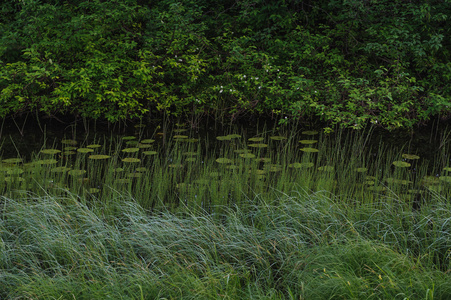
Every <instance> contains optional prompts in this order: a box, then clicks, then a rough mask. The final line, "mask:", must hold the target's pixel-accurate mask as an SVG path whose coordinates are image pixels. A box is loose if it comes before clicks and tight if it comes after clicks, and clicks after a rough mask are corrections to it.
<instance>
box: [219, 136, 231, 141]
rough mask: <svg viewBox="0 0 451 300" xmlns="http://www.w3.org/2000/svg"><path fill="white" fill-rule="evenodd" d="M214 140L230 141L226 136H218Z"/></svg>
mask: <svg viewBox="0 0 451 300" xmlns="http://www.w3.org/2000/svg"><path fill="white" fill-rule="evenodd" d="M216 139H217V140H218V141H230V140H231V139H232V138H231V137H229V136H228V135H220V136H217V137H216Z"/></svg>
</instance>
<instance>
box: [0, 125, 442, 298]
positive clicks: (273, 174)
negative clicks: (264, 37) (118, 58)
mask: <svg viewBox="0 0 451 300" xmlns="http://www.w3.org/2000/svg"><path fill="white" fill-rule="evenodd" d="M273 131H274V130H266V129H263V130H262V131H261V132H259V133H258V134H257V135H258V136H260V137H263V138H264V143H267V144H268V147H264V148H252V147H248V145H249V143H250V142H248V138H249V136H246V135H245V134H243V136H242V138H234V139H232V140H225V141H223V142H222V144H219V143H214V144H212V143H210V142H209V141H208V140H202V139H199V140H198V141H195V140H189V139H188V140H183V139H175V140H174V139H172V138H171V135H170V129H166V130H165V132H166V134H165V135H163V136H162V138H161V140H159V141H157V142H155V144H153V146H151V147H147V148H142V149H140V150H138V151H136V152H126V153H125V152H122V151H121V150H122V149H124V148H125V147H131V146H130V143H129V144H127V142H126V141H127V140H125V141H124V140H123V139H120V138H116V139H113V138H110V139H108V140H106V139H103V140H101V139H100V140H97V141H94V142H93V143H98V144H101V145H102V146H101V147H99V148H95V149H94V151H93V152H92V154H108V155H110V156H111V157H110V158H108V159H99V160H93V159H90V158H89V155H90V153H86V154H85V153H78V152H77V153H76V154H74V155H71V156H62V157H59V156H58V155H56V156H55V158H56V159H57V162H56V163H51V164H48V163H43V162H42V160H43V159H44V157H43V155H42V154H39V153H36V154H34V155H33V156H32V160H31V162H25V163H17V164H5V163H2V170H1V172H0V177H1V178H0V189H1V190H2V191H3V195H4V196H3V197H2V198H1V201H0V204H1V205H0V213H1V217H0V269H1V270H2V273H1V274H0V298H2V299H3V298H5V299H11V298H15V299H21V298H33V299H52V298H54V299H65V298H67V299H74V298H75V299H105V298H108V297H109V298H114V299H137V298H139V299H158V298H166V299H180V298H189V299H219V298H221V299H253V298H255V299H398V298H399V299H433V298H435V299H449V298H451V288H450V287H451V282H450V280H449V279H448V277H447V274H448V273H449V271H450V269H451V265H450V255H451V252H450V249H451V209H450V208H451V207H450V204H449V201H448V199H449V183H447V182H446V181H443V180H442V181H440V180H439V179H438V178H437V177H436V176H434V175H435V174H437V173H438V174H440V175H443V174H445V173H446V172H445V171H442V170H443V168H444V167H446V166H447V165H446V163H447V162H446V160H443V158H442V156H443V155H446V153H447V152H446V151H447V150H448V149H447V147H448V143H443V145H444V146H443V147H442V149H441V151H440V152H439V154H438V156H437V158H436V160H434V161H433V162H431V161H426V160H419V161H414V162H412V163H413V165H412V167H411V168H398V167H395V166H394V165H393V164H392V163H393V161H396V160H401V159H402V158H401V154H402V153H403V149H401V150H400V149H395V148H393V147H389V146H386V145H383V144H379V145H376V146H374V145H373V147H372V148H371V149H369V150H368V147H367V144H368V139H369V137H368V135H371V131H370V132H367V133H366V134H350V135H344V134H343V133H341V132H338V133H337V134H336V135H334V136H332V135H322V134H319V135H318V136H315V137H314V138H315V139H318V143H317V144H315V148H317V149H318V150H319V151H318V152H317V153H309V152H305V153H304V152H302V151H300V150H299V148H300V147H302V146H301V145H300V143H299V140H300V139H301V138H305V137H299V136H298V135H296V134H291V132H286V131H285V132H284V131H283V130H282V131H279V132H277V135H280V136H285V137H287V139H284V140H271V139H269V136H270V135H274V133H273ZM231 133H236V132H233V131H230V132H229V133H227V134H231ZM183 134H187V135H188V136H189V138H196V139H197V138H198V137H197V136H195V133H194V132H191V131H189V130H188V131H186V132H183ZM137 136H138V138H137V139H136V140H137V141H139V140H140V139H142V138H148V137H143V136H142V134H140V133H138V134H137ZM253 136H254V135H253ZM152 138H155V139H157V137H153V136H152ZM308 138H309V139H311V138H312V137H308ZM163 140H164V142H163ZM87 142H88V141H85V143H87ZM83 146H84V145H83V144H82V145H80V147H83ZM52 147H54V148H58V144H57V143H53V144H52ZM143 149H145V150H149V149H151V150H154V151H156V152H157V154H155V155H146V154H144V153H143V151H145V150H143ZM408 150H409V152H410V150H411V149H408ZM243 151H245V152H246V153H251V154H253V155H255V157H250V156H249V157H246V156H245V157H242V156H240V154H243V153H244V152H243ZM46 158H48V156H47V157H46ZM124 158H133V159H139V162H126V161H124ZM188 158H193V159H188ZM218 158H228V159H230V160H231V162H230V163H218V162H217V161H216V160H217V159H218ZM36 162H38V163H36ZM64 167H65V168H67V169H65V168H64ZM12 168H13V169H17V168H20V169H23V171H24V172H23V173H21V174H19V173H20V172H18V171H10V170H11V169H12ZM55 168H58V169H55ZM358 168H366V169H367V170H366V171H364V172H357V171H356V169H358ZM69 169H70V170H81V171H80V172H78V171H77V172H72V173H70V172H69V171H68V170H69ZM84 171H86V172H84ZM9 173H10V174H14V175H9ZM427 176H430V177H427ZM7 177H13V178H12V179H10V180H9V181H7V180H5V178H7ZM20 178H22V180H20Z"/></svg>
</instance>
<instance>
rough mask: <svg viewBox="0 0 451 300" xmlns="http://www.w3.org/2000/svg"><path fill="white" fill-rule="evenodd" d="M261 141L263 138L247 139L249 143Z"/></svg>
mask: <svg viewBox="0 0 451 300" xmlns="http://www.w3.org/2000/svg"><path fill="white" fill-rule="evenodd" d="M263 140H264V138H262V137H252V138H250V139H248V141H249V142H261V141H263Z"/></svg>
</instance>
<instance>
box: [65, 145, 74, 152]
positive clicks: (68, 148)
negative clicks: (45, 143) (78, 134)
mask: <svg viewBox="0 0 451 300" xmlns="http://www.w3.org/2000/svg"><path fill="white" fill-rule="evenodd" d="M73 150H77V147H72V146H69V147H64V149H63V152H64V151H73Z"/></svg>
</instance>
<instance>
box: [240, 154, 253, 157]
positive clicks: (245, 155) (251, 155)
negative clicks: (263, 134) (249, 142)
mask: <svg viewBox="0 0 451 300" xmlns="http://www.w3.org/2000/svg"><path fill="white" fill-rule="evenodd" d="M240 157H242V158H254V157H255V154H252V153H241V154H240Z"/></svg>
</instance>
